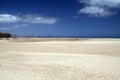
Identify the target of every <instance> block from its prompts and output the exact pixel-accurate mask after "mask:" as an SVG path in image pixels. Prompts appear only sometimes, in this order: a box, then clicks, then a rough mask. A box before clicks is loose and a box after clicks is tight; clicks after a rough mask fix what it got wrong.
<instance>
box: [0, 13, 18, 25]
mask: <svg viewBox="0 0 120 80" xmlns="http://www.w3.org/2000/svg"><path fill="white" fill-rule="evenodd" d="M19 20H20V18H19V17H17V16H14V15H11V14H0V23H14V22H18V21H19Z"/></svg>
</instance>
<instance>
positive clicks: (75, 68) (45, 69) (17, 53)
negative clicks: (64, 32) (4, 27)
mask: <svg viewBox="0 0 120 80" xmlns="http://www.w3.org/2000/svg"><path fill="white" fill-rule="evenodd" d="M0 80H120V40H119V39H97V40H96V39H91V40H78V41H71V40H70V41H67V40H66V41H64V40H63V41H56V40H54V41H49V40H48V41H47V42H46V41H45V42H44V41H42V42H39V41H37V42H36V41H33V42H32V41H25V42H24V41H19V42H18V41H0Z"/></svg>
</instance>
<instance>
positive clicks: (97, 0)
mask: <svg viewBox="0 0 120 80" xmlns="http://www.w3.org/2000/svg"><path fill="white" fill-rule="evenodd" d="M79 2H80V3H84V5H85V7H84V8H82V9H80V10H79V11H78V12H79V13H84V14H88V15H89V16H95V17H106V16H111V15H114V14H115V13H117V11H116V10H114V9H119V8H120V0H79Z"/></svg>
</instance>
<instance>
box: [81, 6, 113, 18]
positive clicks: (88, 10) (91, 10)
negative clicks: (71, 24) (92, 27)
mask: <svg viewBox="0 0 120 80" xmlns="http://www.w3.org/2000/svg"><path fill="white" fill-rule="evenodd" d="M79 13H85V14H89V16H95V17H99V16H101V17H105V16H110V15H112V14H114V13H113V12H111V11H109V10H107V9H105V8H101V7H96V6H86V7H85V8H83V9H81V10H79Z"/></svg>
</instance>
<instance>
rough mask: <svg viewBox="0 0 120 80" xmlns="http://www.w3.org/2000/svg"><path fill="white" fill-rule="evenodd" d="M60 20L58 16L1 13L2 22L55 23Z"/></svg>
mask: <svg viewBox="0 0 120 80" xmlns="http://www.w3.org/2000/svg"><path fill="white" fill-rule="evenodd" d="M57 21H58V19H57V18H50V17H43V16H34V15H24V16H16V15H12V14H0V23H16V22H26V23H34V24H35V23H40V24H55V23H56V22H57Z"/></svg>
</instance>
